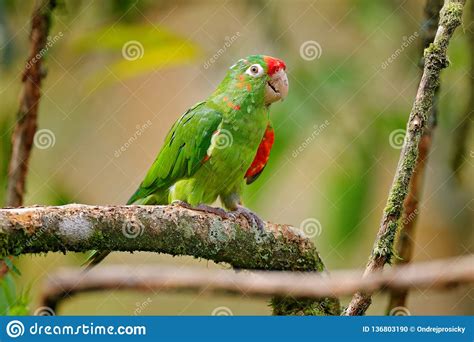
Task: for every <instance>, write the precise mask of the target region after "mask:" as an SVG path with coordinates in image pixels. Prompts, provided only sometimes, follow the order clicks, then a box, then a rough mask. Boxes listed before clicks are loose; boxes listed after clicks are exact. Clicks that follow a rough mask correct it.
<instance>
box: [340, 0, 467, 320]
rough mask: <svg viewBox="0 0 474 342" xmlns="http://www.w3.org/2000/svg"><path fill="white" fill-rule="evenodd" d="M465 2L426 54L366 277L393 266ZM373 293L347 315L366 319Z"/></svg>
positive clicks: (460, 0)
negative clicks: (435, 100) (413, 180)
mask: <svg viewBox="0 0 474 342" xmlns="http://www.w3.org/2000/svg"><path fill="white" fill-rule="evenodd" d="M464 3H465V0H447V1H446V2H445V5H444V6H443V9H442V10H441V13H440V23H439V26H438V30H437V32H436V37H435V39H434V42H433V43H432V44H431V45H430V47H429V48H427V49H426V50H425V54H424V57H425V65H424V69H423V76H422V77H421V81H420V85H419V87H418V92H417V94H416V98H415V102H414V104H413V108H412V110H411V113H410V117H409V119H408V124H407V133H406V136H405V141H404V144H403V148H402V151H401V156H400V160H399V162H398V166H397V171H396V174H395V178H394V181H393V184H392V188H391V189H390V192H389V196H388V201H387V206H386V207H385V210H384V213H383V218H382V222H381V224H380V228H379V231H378V233H377V238H376V240H375V243H374V247H373V249H372V254H371V256H370V258H369V262H368V263H367V266H366V269H365V271H364V276H368V275H369V274H371V273H374V272H378V271H380V270H381V269H383V267H384V265H385V264H386V263H389V262H390V261H391V259H392V256H393V254H394V253H393V250H394V241H395V237H396V235H397V232H398V223H399V222H398V221H399V220H400V217H401V215H402V211H403V202H404V200H405V198H406V195H407V193H408V187H409V184H410V180H411V177H412V175H413V171H414V168H415V164H416V159H417V156H418V144H419V141H420V138H421V135H422V132H423V130H424V128H425V127H426V125H427V120H428V119H429V114H430V111H431V107H432V106H433V97H434V93H435V90H436V87H437V85H438V83H439V75H440V72H441V70H442V69H444V68H446V67H447V66H448V60H447V56H446V51H447V48H448V44H449V41H450V39H451V37H452V35H453V33H454V30H455V29H456V27H458V26H459V25H460V24H461V22H462V13H463V9H464ZM371 297H372V296H371V293H370V292H357V293H356V294H354V297H353V298H352V300H351V302H350V303H349V306H348V307H347V309H346V310H345V312H344V314H345V315H350V316H352V315H363V314H364V313H365V311H366V310H367V308H368V307H369V306H370V304H371V302H372V299H371Z"/></svg>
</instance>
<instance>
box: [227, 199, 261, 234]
mask: <svg viewBox="0 0 474 342" xmlns="http://www.w3.org/2000/svg"><path fill="white" fill-rule="evenodd" d="M234 213H237V214H240V215H242V216H243V217H245V218H246V219H247V221H248V223H249V224H250V225H252V226H254V227H257V228H258V230H259V231H260V232H264V231H265V222H263V220H262V219H261V218H260V217H258V215H257V214H255V213H254V212H253V211H251V210H250V209H247V208H246V207H244V206H241V205H238V206H237V209H236V210H234Z"/></svg>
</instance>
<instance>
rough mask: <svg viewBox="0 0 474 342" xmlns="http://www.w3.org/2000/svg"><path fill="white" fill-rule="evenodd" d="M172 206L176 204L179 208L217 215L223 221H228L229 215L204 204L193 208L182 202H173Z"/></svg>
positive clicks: (222, 210)
mask: <svg viewBox="0 0 474 342" xmlns="http://www.w3.org/2000/svg"><path fill="white" fill-rule="evenodd" d="M173 204H176V205H178V206H180V207H183V208H186V209H191V210H197V211H202V212H205V213H210V214H214V215H217V216H219V217H221V218H223V219H228V218H229V217H230V215H229V213H228V212H227V211H225V210H224V209H222V208H216V207H211V206H209V205H205V204H199V205H198V206H195V207H193V206H192V205H191V204H189V203H186V202H183V201H173Z"/></svg>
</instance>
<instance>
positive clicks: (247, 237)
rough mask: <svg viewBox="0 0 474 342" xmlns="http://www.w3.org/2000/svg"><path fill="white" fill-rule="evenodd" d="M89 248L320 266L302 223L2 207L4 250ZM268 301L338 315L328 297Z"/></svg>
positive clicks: (127, 209) (157, 210) (182, 211)
mask: <svg viewBox="0 0 474 342" xmlns="http://www.w3.org/2000/svg"><path fill="white" fill-rule="evenodd" d="M93 249H95V250H108V251H129V252H134V251H152V252H157V253H167V254H171V255H191V256H194V257H196V258H204V259H208V260H213V261H215V262H226V263H229V264H231V265H232V266H234V267H236V268H246V269H261V270H288V271H317V272H323V271H324V264H323V262H322V261H321V259H320V257H319V255H318V252H317V250H316V248H315V247H314V244H313V243H312V242H311V240H310V239H308V238H307V237H305V236H304V234H303V233H302V232H301V231H300V230H298V229H296V228H293V227H290V226H287V225H281V224H273V223H266V227H265V231H264V232H261V231H259V230H258V228H256V227H251V226H249V223H248V222H247V220H246V219H245V218H244V217H242V216H236V217H235V218H232V217H229V218H222V217H220V216H218V215H216V214H213V213H205V212H202V211H197V210H191V209H187V208H183V207H181V206H178V205H172V206H109V207H98V206H87V205H79V204H73V205H66V206H59V207H30V208H12V209H0V253H2V254H3V255H10V254H14V255H18V254H25V253H47V252H56V251H60V252H66V251H74V252H86V251H89V250H93ZM277 303H279V304H277ZM288 303H293V305H291V306H290V305H289V304H288ZM320 303H324V306H322V304H320ZM273 305H274V309H275V312H283V313H289V312H288V311H287V310H285V309H282V308H284V307H291V308H292V309H294V308H298V312H299V311H302V312H304V313H305V314H332V315H335V314H339V302H338V300H337V299H334V298H320V299H317V300H313V301H306V302H304V303H303V302H301V303H300V302H298V301H295V299H292V298H288V299H286V298H285V301H283V302H282V301H278V302H274V303H273Z"/></svg>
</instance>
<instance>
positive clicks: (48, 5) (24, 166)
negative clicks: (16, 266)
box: [0, 0, 56, 279]
mask: <svg viewBox="0 0 474 342" xmlns="http://www.w3.org/2000/svg"><path fill="white" fill-rule="evenodd" d="M55 7H56V1H55V0H37V1H36V6H35V9H34V11H33V14H32V17H31V32H30V52H29V57H28V61H27V63H26V64H25V69H24V71H23V75H22V82H23V88H22V91H21V94H20V108H19V110H18V113H17V122H16V126H15V129H14V131H13V135H12V153H11V157H10V164H9V168H8V185H7V192H6V200H5V205H7V206H9V207H19V206H21V205H22V204H23V197H24V195H25V183H26V175H27V172H28V162H29V159H30V153H31V148H32V146H33V140H34V135H35V132H36V126H37V117H38V106H39V101H40V96H41V80H42V79H43V77H44V75H45V72H44V70H43V67H42V59H43V53H42V51H44V49H45V47H46V42H47V39H48V34H49V28H50V26H51V12H52V11H53V9H54V8H55ZM38 56H39V58H38ZM6 272H8V267H7V266H6V265H5V264H4V263H3V261H0V279H1V277H2V276H3V275H4V274H5V273H6Z"/></svg>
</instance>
